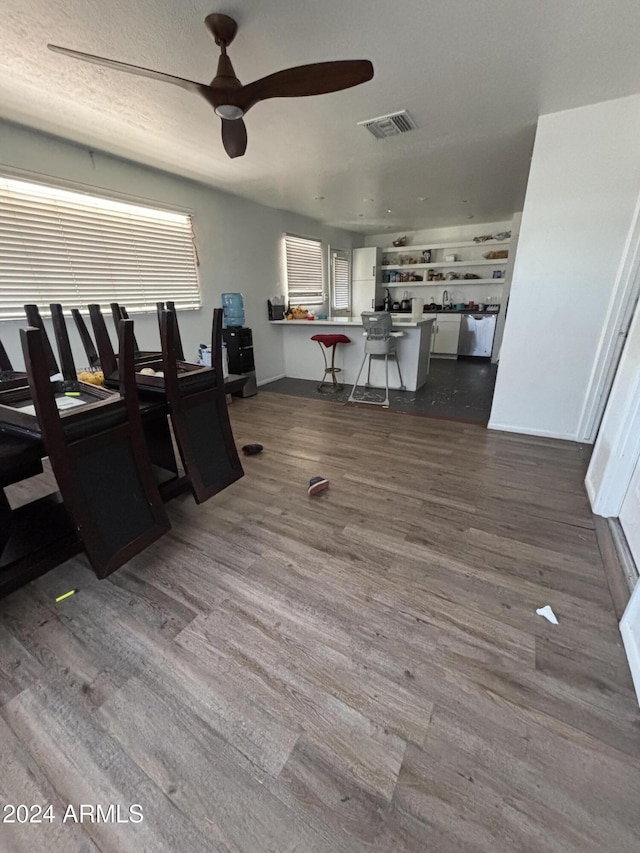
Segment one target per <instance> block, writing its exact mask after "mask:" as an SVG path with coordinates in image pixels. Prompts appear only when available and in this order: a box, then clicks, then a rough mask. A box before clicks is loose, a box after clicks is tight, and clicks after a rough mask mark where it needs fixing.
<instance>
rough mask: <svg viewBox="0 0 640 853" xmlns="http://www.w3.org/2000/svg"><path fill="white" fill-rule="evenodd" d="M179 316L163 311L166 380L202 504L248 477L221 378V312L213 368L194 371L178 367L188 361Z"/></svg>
mask: <svg viewBox="0 0 640 853" xmlns="http://www.w3.org/2000/svg"><path fill="white" fill-rule="evenodd" d="M174 315H175V311H171V310H166V309H164V310H162V311H161V321H160V337H161V341H162V365H163V372H164V377H163V380H162V381H163V384H164V389H165V393H166V397H167V402H168V404H169V414H170V416H171V423H172V425H173V432H174V435H175V437H176V441H177V443H178V447H179V449H180V455H181V457H182V462H183V465H184V468H185V471H186V474H187V477H188V478H189V481H190V484H191V490H192V492H193V496H194V498H195V500H196V502H197V503H202V502H203V501H205V500H207V499H208V498H210V497H212V496H213V495H215V494H217V493H218V492H220V491H222V490H223V489H225V488H227V486H229V485H231V483H233V482H235V481H236V480H239V479H240V477H242V476H244V471H243V469H242V465H241V463H240V458H239V456H238V451H237V448H236V444H235V441H234V438H233V432H232V429H231V423H230V421H229V411H228V407H227V402H226V392H225V384H224V378H223V375H222V310H221V309H216V310H215V311H214V312H213V324H212V341H211V352H212V358H213V364H212V366H211V367H200V366H198V365H191V368H192V369H182V370H180V369H179V367H180V366H181V365H183V366H184V364H185V363H184V362H180V360H179V359H178V358H177V352H176V341H175V329H176V321H175V316H174ZM154 378H155V377H149V379H150V380H153V379H154Z"/></svg>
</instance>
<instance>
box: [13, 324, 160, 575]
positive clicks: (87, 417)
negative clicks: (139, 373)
mask: <svg viewBox="0 0 640 853" xmlns="http://www.w3.org/2000/svg"><path fill="white" fill-rule="evenodd" d="M20 335H21V339H22V348H23V352H24V358H25V364H26V367H27V373H28V376H29V385H30V389H31V394H32V397H33V402H34V405H35V412H36V416H37V419H38V421H39V423H40V426H41V432H42V438H43V441H44V444H45V448H46V451H47V453H48V455H49V458H50V460H51V466H52V468H53V471H54V474H55V476H56V480H57V481H58V485H59V488H60V493H61V495H62V498H63V501H64V504H65V506H66V508H67V510H68V511H69V513H70V515H71V516H72V518H73V520H74V522H75V524H76V526H77V529H78V533H79V536H80V538H81V540H82V543H83V546H84V549H85V551H86V553H87V556H88V558H89V562H90V563H91V565H92V567H93V570H94V571H95V573H96V575H97V576H98V577H100V578H103V577H106V576H107V575H109V574H110V573H111V572H113V571H115V570H116V569H117V568H119V567H120V566H121V565H123V563H125V562H127V561H128V560H130V559H131V558H132V557H133V556H135V555H136V554H138V553H139V552H140V551H142V550H143V549H144V548H146V547H147V546H148V545H149V544H151V542H154V541H155V540H156V539H158V538H159V537H160V536H162V535H163V534H164V533H166V531H167V530H169V528H170V524H169V520H168V518H167V515H166V511H165V508H164V504H163V503H162V499H161V497H160V493H159V491H158V487H157V485H156V483H155V481H154V477H153V473H152V469H151V462H150V460H149V455H148V451H147V447H146V444H145V438H144V433H143V429H142V420H141V414H140V408H139V406H138V394H137V389H136V382H135V363H134V347H133V323H132V322H131V321H121V322H120V324H119V334H118V340H119V350H120V359H119V380H120V381H119V385H120V391H119V393H118V394H109V396H108V397H106V398H105V399H102V400H95V401H92V400H91V399H90V400H89V401H85V400H84V399H82V394H81V396H80V398H78V397H72V399H73V400H77V401H78V402H79V403H81V404H82V405H77V406H73V407H72V408H69V409H65V410H63V411H60V410H59V406H58V403H57V402H56V396H59V394H56V390H55V385H54V383H52V382H51V381H50V378H49V371H50V365H49V361H48V357H47V348H46V345H45V336H44V335H43V333H42V331H41V330H40V329H38V328H29V329H23V330H21V332H20ZM65 381H68V380H65ZM72 393H73V392H72Z"/></svg>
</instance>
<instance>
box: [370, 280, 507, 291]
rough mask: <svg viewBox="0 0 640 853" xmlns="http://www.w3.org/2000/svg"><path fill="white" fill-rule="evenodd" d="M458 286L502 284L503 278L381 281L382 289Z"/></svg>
mask: <svg viewBox="0 0 640 853" xmlns="http://www.w3.org/2000/svg"><path fill="white" fill-rule="evenodd" d="M460 284H464V285H467V284H504V278H446V279H445V278H443V279H439V280H438V281H383V282H382V286H383V287H404V288H405V289H406V288H407V287H408V286H410V287H447V286H449V287H453V286H454V285H460Z"/></svg>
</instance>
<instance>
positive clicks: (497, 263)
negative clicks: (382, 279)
mask: <svg viewBox="0 0 640 853" xmlns="http://www.w3.org/2000/svg"><path fill="white" fill-rule="evenodd" d="M508 263H509V258H497V259H496V260H488V261H487V260H485V259H484V258H483V259H482V260H481V261H449V263H447V262H445V261H435V262H434V263H432V264H382V269H383V270H427V269H428V270H431V269H436V268H438V269H442V268H446V269H453V267H485V266H492V265H493V266H494V267H505V266H506V265H507V264H508Z"/></svg>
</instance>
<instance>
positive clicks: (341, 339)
mask: <svg viewBox="0 0 640 853" xmlns="http://www.w3.org/2000/svg"><path fill="white" fill-rule="evenodd" d="M311 340H312V341H317V342H318V346H319V347H320V351H321V352H322V358H323V359H324V373H323V374H322V381H321V382H320V384H319V385H318V388H317V390H318V391H320V393H321V394H333V393H335V392H337V391H342V389H343V388H344V385H339V384H338V381H337V379H336V373H342V368H340V367H336V366H335V360H336V347H337V346H338V344H350V343H351V338H348V337H347V336H346V335H340V334H337V335H336V334H333V335H313V337H312V338H311ZM325 349H331V364H329V360H328V359H327V354H326V352H325ZM327 373H328V374H329V375H330V376H331V383H329V382H327V381H326V376H327Z"/></svg>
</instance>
